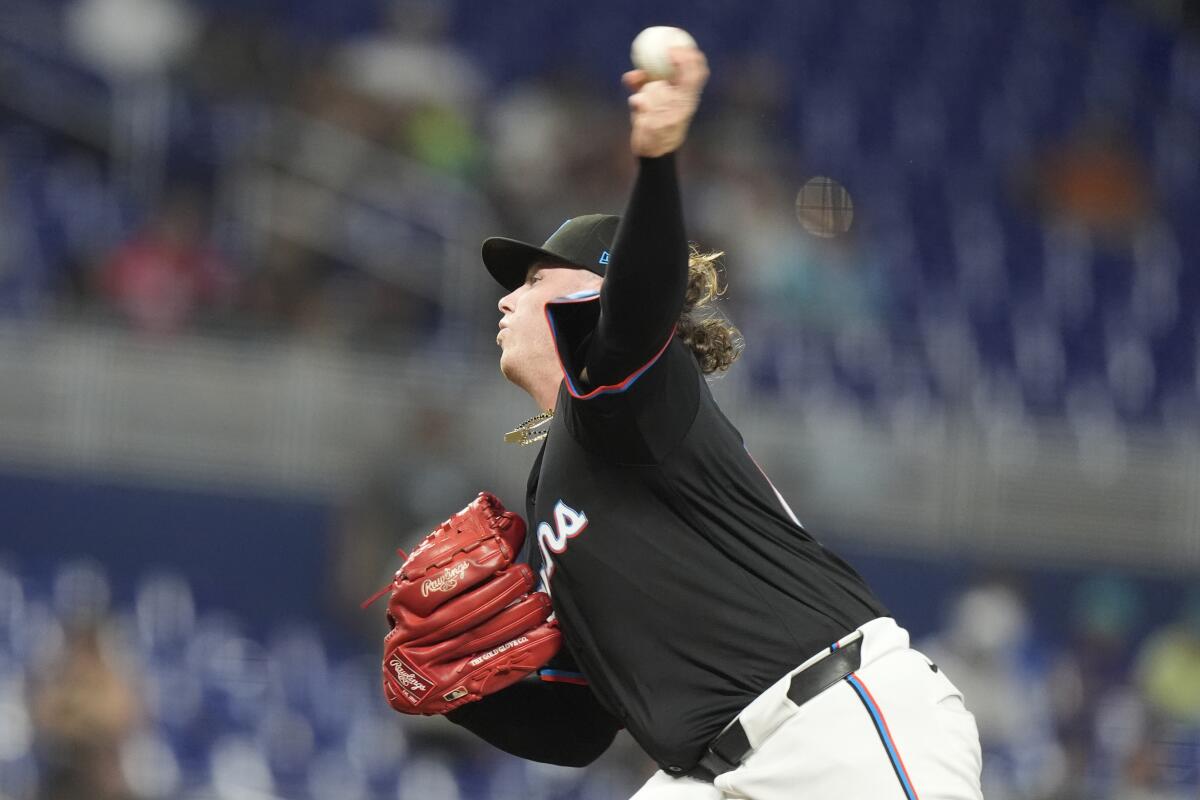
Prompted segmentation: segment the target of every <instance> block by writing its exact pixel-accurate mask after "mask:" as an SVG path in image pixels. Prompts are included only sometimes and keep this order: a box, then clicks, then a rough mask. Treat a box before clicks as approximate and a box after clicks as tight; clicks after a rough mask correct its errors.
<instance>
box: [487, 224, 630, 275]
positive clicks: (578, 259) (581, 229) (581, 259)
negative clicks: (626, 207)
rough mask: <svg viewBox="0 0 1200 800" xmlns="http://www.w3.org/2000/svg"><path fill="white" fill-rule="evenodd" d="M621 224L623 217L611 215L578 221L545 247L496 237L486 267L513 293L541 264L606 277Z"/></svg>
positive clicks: (490, 241) (490, 242)
mask: <svg viewBox="0 0 1200 800" xmlns="http://www.w3.org/2000/svg"><path fill="white" fill-rule="evenodd" d="M620 222H621V218H620V217H617V216H613V215H611V214H587V215H585V216H582V217H574V218H572V219H569V220H567V221H566V222H564V223H563V224H562V225H560V226H558V230H556V231H555V232H554V233H552V234H550V238H549V239H547V240H546V242H545V243H544V244H543V245H542V246H541V247H537V246H535V245H532V244H528V243H526V242H519V241H517V240H516V239H506V238H504V237H501V236H493V237H491V238H490V239H486V240H484V243H483V263H484V266H486V267H487V269H488V272H490V273H491V274H492V277H493V278H495V279H496V281H497V282H498V283H499V284H500V285H501V286H503V287H504V288H505V289H508V290H509V291H512V290H513V289H515V288H517V287H518V286H520V285H521V284H522V283H524V282H525V275H526V274H527V273H528V272H529V267H531V266H532V265H533V264H536V263H538V262H540V261H547V262H551V263H554V264H557V265H560V266H564V267H574V268H576V269H586V270H588V271H589V272H594V273H596V274H597V275H600V276H603V275H604V267H605V266H606V265H607V264H608V262H609V258H610V251H611V250H612V243H613V239H615V238H616V236H617V225H618V224H619V223H620Z"/></svg>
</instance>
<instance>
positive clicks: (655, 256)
mask: <svg viewBox="0 0 1200 800" xmlns="http://www.w3.org/2000/svg"><path fill="white" fill-rule="evenodd" d="M687 282H688V248H687V237H686V234H685V233H684V226H683V209H682V204H681V202H680V198H679V184H678V179H677V176H676V170H675V157H674V156H673V155H665V156H662V157H659V158H642V159H639V166H638V176H637V181H636V182H635V183H634V187H633V191H632V193H631V194H630V197H629V202H628V203H627V204H626V207H625V213H624V214H623V215H622V217H621V225H620V227H619V228H618V229H617V234H616V238H615V240H614V241H613V248H612V256H611V259H610V262H609V265H608V269H607V270H606V271H605V275H604V283H603V285H602V286H601V289H600V298H599V302H600V312H599V317H598V319H597V321H596V329H595V333H594V335H593V336H592V338H591V341H589V342H588V343H587V348H586V352H585V353H583V354H582V355H583V361H584V365H585V366H586V367H587V377H588V382H589V383H590V384H591V385H592V387H593V388H592V391H619V390H620V387H621V386H623V385H626V384H627V383H628V382H629V381H630V380H631V379H632V378H633V377H634V376H635V375H636V374H637V373H638V372H640V371H642V370H645V369H646V368H647V367H648V365H649V364H651V363H653V361H654V360H655V359H656V358H657V357H658V356H660V355H661V354H662V352H663V350H665V349H666V344H667V342H668V341H669V339H670V338H671V335H672V334H673V332H674V329H675V322H676V320H678V319H679V313H680V311H682V310H683V300H684V294H685V293H686V291H687Z"/></svg>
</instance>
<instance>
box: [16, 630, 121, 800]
mask: <svg viewBox="0 0 1200 800" xmlns="http://www.w3.org/2000/svg"><path fill="white" fill-rule="evenodd" d="M66 641H67V645H66V646H65V647H64V648H63V649H62V652H61V653H60V654H59V656H58V658H57V659H56V660H55V661H54V662H53V663H51V664H50V665H48V667H47V668H46V669H44V670H42V671H41V672H40V673H38V674H37V675H35V677H34V686H33V687H32V697H31V702H30V706H31V711H32V714H31V716H32V718H33V724H34V729H35V738H36V746H37V748H38V750H39V753H40V756H41V761H42V764H43V765H44V767H43V772H42V781H41V784H42V785H41V789H40V792H39V798H40V800H81V798H88V800H124V799H125V798H127V797H130V793H129V790H128V787H127V786H126V784H125V778H124V775H123V773H122V769H121V760H120V752H121V745H122V744H123V743H124V742H125V741H126V740H128V738H129V737H130V736H131V735H132V734H133V733H134V732H135V731H136V730H137V729H138V728H139V726H140V724H141V720H142V709H141V705H140V702H139V700H138V695H137V693H136V691H135V689H134V682H133V680H132V679H131V676H130V675H128V674H126V672H125V671H124V670H123V669H122V667H121V665H119V664H118V663H117V661H116V659H115V658H114V655H113V653H112V652H111V643H110V642H108V641H107V640H106V638H105V633H104V629H103V628H102V627H101V626H100V625H99V624H95V625H89V626H86V627H80V628H69V629H68V630H67V631H66Z"/></svg>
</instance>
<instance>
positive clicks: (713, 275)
mask: <svg viewBox="0 0 1200 800" xmlns="http://www.w3.org/2000/svg"><path fill="white" fill-rule="evenodd" d="M724 255H725V254H724V253H723V252H704V251H702V250H700V249H699V248H698V247H696V245H691V247H690V253H689V255H688V285H687V293H686V294H685V295H684V299H683V312H682V313H681V314H680V315H679V322H678V323H676V327H675V335H676V336H678V337H679V338H680V339H681V340H682V341H683V342H684V343H685V344H686V345H687V346H688V347H690V348H691V350H692V353H693V355H695V356H696V361H698V362H699V363H700V370H701V371H702V372H703V373H704V374H705V375H711V374H712V373H714V372H724V371H725V370H727V369H729V368H730V367H731V366H733V362H734V361H736V360H737V357H738V356H739V355H741V354H742V350H743V349H745V346H746V343H745V340H744V339H743V338H742V333H741V331H739V330H738V329H737V327H736V326H734V324H733V323H732V322H730V321H729V320H728V319H726V318H725V316H724V315H723V314H722V313H721V312H720V311H718V310H717V308H716V301H717V299H718V298H719V297H721V295H723V294H725V286H724V285H723V284H722V283H721V273H722V272H723V270H722V269H721V267H720V264H719V260H720V258H721V257H722V256H724Z"/></svg>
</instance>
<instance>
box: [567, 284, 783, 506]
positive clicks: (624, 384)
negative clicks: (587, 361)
mask: <svg viewBox="0 0 1200 800" xmlns="http://www.w3.org/2000/svg"><path fill="white" fill-rule="evenodd" d="M598 299H600V295H599V294H598V293H597V294H592V295H588V296H586V297H572V296H570V295H568V296H567V297H565V298H562V299H559V300H552V301H551V302H549V303H546V311H545V313H546V322H547V323H548V324H549V325H550V338H551V339H553V340H554V352H555V354H556V355H557V356H558V363H559V366H561V367H562V370H563V378H565V379H566V382H567V391H568V392H570V393H571V396H572V397H574V398H575V399H576V400H591V399H592V398H593V397H595V396H596V395H599V394H617V393H619V392H623V391H625V390H626V389H628V388H629V387H630V386H632V385H633V382H634V381H636V380H637V379H638V378H640V377H641V376H642V373H643V372H645V371H646V370H648V369H650V367H652V366H653V365H654V362H655V361H658V359H659V358H660V357H661V356H662V354H663V353H664V352H666V350H667V345H669V344H670V343H671V339H672V338H674V336H675V326H674V325H672V326H671V332H670V333H669V334H668V335H667V340H666V341H665V342H663V346H662V347H661V348H659V351H658V352H657V353H655V354H654V355H653V356H651V357H650V360H649V361H647V362H646V363H645V364H643V365H642V366H641V367H639V368H638V369H637V370H636V371H635V372H633V373H631V374H630V375H629V377H627V378H626V379H625V380H623V381H621V382H620V383H611V384H608V385H606V386H597V387H596V388H595V389H592V390H591V391H590V392H588V393H587V394H581V393H580V392H579V390H578V389H576V388H575V383H574V381H572V380H571V375H570V373H568V372H567V362H566V361H564V360H563V357H562V350H560V349H559V347H558V331H557V330H556V329H555V327H554V318H553V317H551V316H550V306H552V305H555V306H558V305H566V304H568V303H588V302H591V301H593V300H598ZM768 483H769V481H768Z"/></svg>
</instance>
